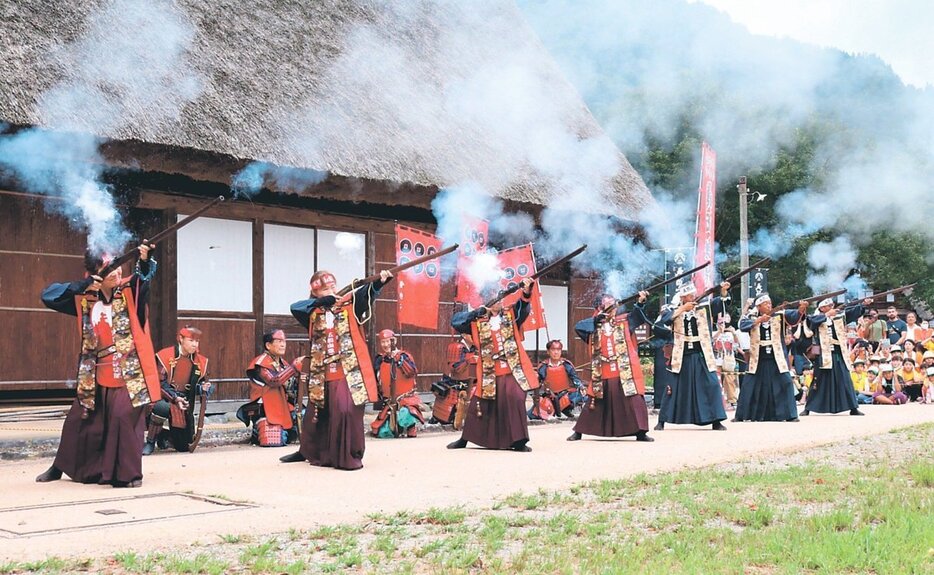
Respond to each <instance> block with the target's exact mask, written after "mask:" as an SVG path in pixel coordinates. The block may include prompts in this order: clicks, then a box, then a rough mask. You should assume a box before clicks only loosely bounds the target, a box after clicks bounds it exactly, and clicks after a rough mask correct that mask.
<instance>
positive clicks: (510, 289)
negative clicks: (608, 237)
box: [483, 244, 587, 309]
mask: <svg viewBox="0 0 934 575" xmlns="http://www.w3.org/2000/svg"><path fill="white" fill-rule="evenodd" d="M586 249H587V244H584V245H582V246H581V247H579V248H577V249H576V250H574V251H573V252H571V253H569V254H567V255H565V256H564V257H562V258H561V259H558V260H555V261H553V262H551V263H550V264H548V265H547V266H545V267H543V268H542V269H540V270H538V271H537V272H535V273H534V274H532V276H531V279H533V280H537V279H538V278H540V277H542V276H543V275H545V274H546V273H548V272H550V271H551V270H553V269H554V268H556V267H558V266H560V265H561V264H563V263H565V262H567V261H570V260H572V259H574V258H575V257H577V256H579V255H580V254H581V253H582V252H583V251H584V250H586ZM517 291H519V284H516V285H514V286H511V287H508V288H506V289H502V290H500V291H499V293H498V294H496V296H495V297H494V298H493V299H491V300H490V301H488V302H485V303H484V304H483V307H485V308H487V309H489V308H491V307H492V306H493V305H495V304H496V303H497V302H499V301H500V300H502V299H503V298H504V297H506V296H508V295H510V294H514V293H516V292H517Z"/></svg>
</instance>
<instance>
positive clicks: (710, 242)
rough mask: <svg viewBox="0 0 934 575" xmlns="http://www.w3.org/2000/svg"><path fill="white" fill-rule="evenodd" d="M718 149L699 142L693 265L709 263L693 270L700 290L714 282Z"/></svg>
mask: <svg viewBox="0 0 934 575" xmlns="http://www.w3.org/2000/svg"><path fill="white" fill-rule="evenodd" d="M716 202H717V153H716V152H714V150H713V148H711V147H710V146H709V145H708V144H707V142H704V143H703V145H702V146H701V176H700V188H699V189H698V192H697V228H696V231H695V233H694V265H695V266H699V265H701V264H702V263H704V262H710V263H711V265H709V266H707V267H706V268H704V269H702V270H700V271H698V272H695V273H694V285H695V287H697V291H698V293H703V292H704V290H706V289H708V288H709V287H710V286H712V285H713V282H714V266H713V265H712V264H713V258H714V229H715V228H716V208H717V204H716Z"/></svg>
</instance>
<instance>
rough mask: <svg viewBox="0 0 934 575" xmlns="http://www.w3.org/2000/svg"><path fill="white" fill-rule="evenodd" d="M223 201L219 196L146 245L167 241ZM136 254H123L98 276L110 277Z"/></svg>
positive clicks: (163, 231) (105, 267)
mask: <svg viewBox="0 0 934 575" xmlns="http://www.w3.org/2000/svg"><path fill="white" fill-rule="evenodd" d="M223 201H224V196H217V197H216V198H215V199H214V200H213V201H212V202H211V203H209V204H208V205H206V206H204V207H202V208H199V209H198V210H196V211H195V212H194V213H193V214H191V215H190V216H188V217H186V218H185V219H183V220H181V221H178V222H176V223H174V224H172V225H171V226H169V227H167V228H165V229H164V230H162V231H161V232H159V233H158V234H156V235H154V236H153V237H151V238H148V239H147V240H146V243H147V244H149V245H155V244H156V242H159V241H162V240H163V239H165V238H166V237H168V235H169V234H171V233H173V232H175V231H176V230H178V229H179V228H181V227H184V226H187V225H188V224H190V223H191V222H193V221H194V220H196V219H198V218H199V217H201V214H203V213H204V212H206V211H208V210H210V209H211V208H213V207H214V206H215V205H217V204H219V203H220V202H223ZM136 254H137V251H136V248H133V249H132V250H129V251H127V252H125V253H123V254H121V255H120V256H119V257H116V258H114V259H113V260H112V261H111V262H110V263H109V264H107V265H106V266H104V268H103V269H102V270H101V271H100V272H98V275H99V276H101V277H107V276H108V275H110V272H112V271H114V270H115V269H117V268H119V267H120V266H122V265H123V264H125V263H127V262H128V261H130V260H132V259H133V258H134V257H136Z"/></svg>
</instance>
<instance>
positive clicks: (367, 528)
mask: <svg viewBox="0 0 934 575" xmlns="http://www.w3.org/2000/svg"><path fill="white" fill-rule="evenodd" d="M896 433H897V434H901V435H900V437H904V438H905V440H906V441H908V440H910V441H912V442H918V443H916V445H928V446H930V445H932V444H934V425H924V426H918V427H914V428H909V429H904V430H898V431H897V432H896ZM871 446H872V443H871V440H866V441H865V443H859V442H857V447H859V449H858V450H857V451H856V452H858V453H862V451H860V450H861V449H863V447H866V448H867V449H868V448H869V447H871ZM825 459H826V460H825ZM831 459H832V458H824V459H820V458H818V457H815V458H814V460H808V461H805V462H804V463H801V464H799V465H794V466H787V467H778V468H775V467H763V466H758V465H756V464H748V465H745V466H738V465H734V466H727V467H726V468H725V469H723V468H721V469H717V468H704V469H696V470H686V471H681V472H676V473H665V474H658V475H648V474H640V475H637V476H634V477H632V478H628V479H607V480H599V481H592V482H589V483H586V484H581V485H575V486H569V487H568V489H566V490H563V491H561V492H551V491H546V490H537V491H535V492H531V493H514V494H511V495H508V496H505V497H503V498H501V499H500V500H498V501H497V502H496V503H495V504H494V505H493V506H492V508H471V511H470V513H468V512H467V511H466V510H465V508H463V507H447V508H431V509H428V510H427V511H408V512H399V513H394V514H371V515H368V516H367V520H366V521H365V522H361V524H359V525H336V526H324V527H320V528H317V529H314V530H311V531H308V532H305V531H301V530H299V529H294V528H293V529H290V530H289V531H288V532H284V533H281V534H279V535H277V536H274V537H272V538H270V539H268V540H265V541H263V542H261V543H256V542H250V541H249V540H248V539H247V538H243V537H239V536H234V535H226V536H219V539H220V542H219V543H215V544H213V546H212V548H211V555H207V554H205V553H204V552H203V548H202V549H201V551H202V552H201V553H198V554H195V552H196V550H195V549H188V551H187V553H186V552H179V553H178V554H175V555H163V554H158V553H156V554H152V555H137V554H135V553H132V552H126V553H119V554H116V555H114V556H113V557H112V558H110V559H109V563H97V564H92V565H89V566H88V567H87V568H82V567H81V566H80V564H76V563H74V562H70V561H66V560H62V559H58V558H54V557H53V558H49V559H47V560H45V561H42V562H37V563H28V564H26V563H7V564H3V565H0V573H19V572H42V573H55V572H63V571H67V572H73V571H75V570H78V571H80V570H83V571H90V572H103V571H107V570H108V567H109V566H114V567H119V568H121V569H123V570H124V571H125V572H130V573H159V574H162V573H167V574H168V573H221V572H231V571H234V572H237V573H289V574H299V573H344V572H353V573H379V574H380V575H384V574H387V575H388V574H393V573H399V574H413V573H419V574H423V573H427V574H436V573H437V574H444V575H447V574H454V575H456V574H468V573H470V574H484V575H487V574H490V575H493V574H497V575H498V574H503V575H505V574H513V573H515V574H520V575H521V574H539V573H556V574H561V575H563V574H572V573H599V574H603V573H606V574H615V573H625V574H629V573H632V574H637V575H638V574H646V575H648V574H652V575H656V574H658V573H671V574H678V573H703V574H708V573H710V574H730V575H733V574H747V573H748V574H752V575H760V574H763V575H764V574H769V575H772V574H781V575H785V574H787V575H792V574H798V573H807V574H814V575H818V574H820V575H823V574H835V573H840V574H847V575H854V574H861V573H872V574H878V575H883V574H889V573H892V574H902V573H905V574H929V575H934V456H932V455H931V453H930V450H928V451H919V452H918V455H917V456H916V457H900V458H887V457H876V458H867V459H864V460H861V459H860V458H849V457H848V456H847V458H844V459H838V460H836V461H833V460H831ZM238 556H239V563H237V562H236V560H234V563H233V565H231V564H230V563H229V562H224V561H223V560H222V559H221V557H234V558H236V557H238Z"/></svg>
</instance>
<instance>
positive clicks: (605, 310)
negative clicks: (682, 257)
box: [601, 262, 710, 313]
mask: <svg viewBox="0 0 934 575" xmlns="http://www.w3.org/2000/svg"><path fill="white" fill-rule="evenodd" d="M709 265H710V262H704V263H702V264H701V265H699V266H697V267H696V268H691V269H689V270H688V271H686V272H683V273H680V274H678V275H676V276H674V277H671V278H668V279H667V280H664V281H660V282H658V283H656V284H652V285H650V286H649V287H647V288H645V289H644V290H641V291H647V292H651V291H655V290H657V289H658V288H660V287H665V286H666V285H668V284H671V283H674V282H676V281H678V280H679V279H681V278H683V277H686V276H689V275H691V274H693V273H695V272H699V271H701V270H702V269H704V268H705V267H707V266H709ZM637 299H639V294H638V293H635V294H633V295H631V296H627V297H624V298H623V299H621V300H617V301H616V302H614V303H612V304H610V305H608V306H606V307H605V308H603V311H602V312H601V313H609V312H610V310H612V309H613V308H614V307H618V306H621V305H625V304H628V303H632V302H634V301H636V300H637Z"/></svg>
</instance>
